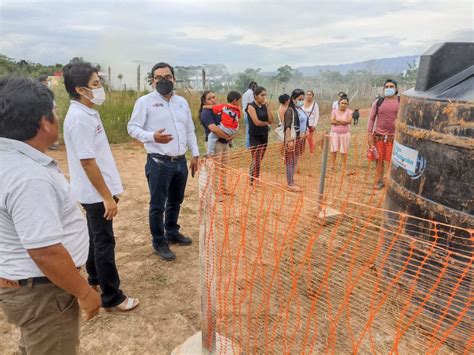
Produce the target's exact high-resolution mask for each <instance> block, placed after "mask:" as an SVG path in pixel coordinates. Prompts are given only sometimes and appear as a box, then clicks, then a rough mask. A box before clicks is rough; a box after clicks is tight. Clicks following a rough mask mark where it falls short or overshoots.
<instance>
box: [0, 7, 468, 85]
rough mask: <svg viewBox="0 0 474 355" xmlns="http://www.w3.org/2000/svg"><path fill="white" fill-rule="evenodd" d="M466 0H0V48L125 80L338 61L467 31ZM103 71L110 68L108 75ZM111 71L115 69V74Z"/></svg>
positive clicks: (397, 51) (460, 37) (414, 49)
mask: <svg viewBox="0 0 474 355" xmlns="http://www.w3.org/2000/svg"><path fill="white" fill-rule="evenodd" d="M472 4H473V2H472V1H471V0H457V1H452V0H431V1H429V2H428V1H426V0H396V1H391V2H390V1H381V0H377V1H375V0H373V1H369V0H353V1H340V0H330V1H328V0H322V1H321V0H305V1H302V0H288V1H275V0H252V1H249V0H220V1H208V0H173V1H159V0H155V1H139V0H137V1H119V0H116V1H109V0H95V1H89V0H74V1H71V0H61V1H22V0H0V53H2V54H5V55H7V56H9V57H12V58H14V59H16V60H19V59H27V60H31V61H34V62H40V63H43V64H54V63H66V62H68V61H69V59H71V58H72V57H75V56H78V57H84V58H85V59H87V60H90V61H93V62H97V63H100V64H102V65H103V66H107V65H110V66H111V67H112V70H113V72H114V73H118V72H122V73H123V74H124V76H125V82H128V83H134V82H135V80H136V79H135V75H136V74H135V70H136V69H135V68H136V66H137V64H142V67H144V69H146V71H148V70H149V69H150V67H151V66H152V65H153V64H154V63H155V62H157V61H168V62H170V63H172V64H175V65H198V64H203V63H222V64H225V65H226V66H227V68H228V69H229V71H230V72H237V71H240V70H244V69H245V68H249V67H251V68H262V70H264V71H272V70H275V69H276V68H278V67H279V66H281V65H284V64H289V65H291V66H293V67H298V66H303V65H315V64H342V63H349V62H355V61H362V60H368V59H374V58H387V57H398V56H403V55H414V54H420V53H422V52H423V51H424V50H426V49H427V48H429V47H430V46H431V45H432V44H434V43H437V42H441V41H473V40H474V39H473V11H474V10H473V5H472ZM114 73H113V76H114ZM115 76H116V74H115Z"/></svg>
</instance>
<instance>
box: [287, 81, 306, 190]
mask: <svg viewBox="0 0 474 355" xmlns="http://www.w3.org/2000/svg"><path fill="white" fill-rule="evenodd" d="M304 98H305V92H304V91H303V90H301V89H295V90H293V92H292V93H291V99H290V105H289V107H288V110H286V112H285V164H286V181H287V184H288V190H290V191H294V192H299V191H301V188H300V187H298V186H296V185H295V171H296V164H297V163H298V158H299V157H300V156H301V154H302V153H303V151H304V142H305V139H306V136H307V132H308V127H309V117H308V115H307V114H306V112H305V111H304V110H303V106H304Z"/></svg>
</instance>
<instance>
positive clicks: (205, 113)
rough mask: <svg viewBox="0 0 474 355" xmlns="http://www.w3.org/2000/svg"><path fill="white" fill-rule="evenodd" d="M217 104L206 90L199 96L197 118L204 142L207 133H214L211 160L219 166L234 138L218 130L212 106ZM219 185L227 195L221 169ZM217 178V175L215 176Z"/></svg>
mask: <svg viewBox="0 0 474 355" xmlns="http://www.w3.org/2000/svg"><path fill="white" fill-rule="evenodd" d="M216 103H217V98H216V94H215V93H214V92H213V91H210V90H206V91H204V92H203V93H202V95H201V105H200V107H199V118H200V119H201V124H202V125H203V127H204V131H205V132H206V142H207V139H208V136H209V133H211V132H212V133H214V134H215V135H216V136H217V137H219V138H218V139H217V142H216V146H215V148H214V155H213V159H214V160H215V161H216V162H218V163H219V164H221V165H225V164H227V163H228V160H229V152H230V146H229V145H230V144H229V143H230V142H231V141H232V139H233V138H234V136H230V135H228V134H227V133H225V132H224V131H223V130H221V129H220V128H219V124H220V123H221V117H220V116H219V115H216V114H214V112H213V111H212V106H214V105H215V104H216ZM217 174H218V177H219V184H218V188H219V189H220V190H221V192H222V193H223V194H229V192H228V190H227V187H226V179H225V171H223V169H219V170H218V173H217ZM216 176H217V175H216Z"/></svg>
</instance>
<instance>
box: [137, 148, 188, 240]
mask: <svg viewBox="0 0 474 355" xmlns="http://www.w3.org/2000/svg"><path fill="white" fill-rule="evenodd" d="M145 175H146V178H147V180H148V188H149V190H150V211H149V219H150V230H151V235H152V238H153V246H154V247H155V248H156V247H157V246H158V245H159V244H161V243H163V242H165V241H166V239H169V238H173V237H175V236H177V235H178V232H179V224H178V217H179V210H180V208H181V203H182V202H183V200H184V191H185V189H186V182H187V181H188V166H187V164H186V159H185V158H182V159H180V160H176V161H167V160H164V159H160V158H159V157H156V155H153V156H152V155H150V154H148V156H147V162H146V165H145Z"/></svg>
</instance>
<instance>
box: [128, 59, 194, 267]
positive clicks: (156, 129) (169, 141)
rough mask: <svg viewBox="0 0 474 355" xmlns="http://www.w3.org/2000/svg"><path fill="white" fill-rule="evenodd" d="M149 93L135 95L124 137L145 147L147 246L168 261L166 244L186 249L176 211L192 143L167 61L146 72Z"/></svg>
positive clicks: (188, 113)
mask: <svg viewBox="0 0 474 355" xmlns="http://www.w3.org/2000/svg"><path fill="white" fill-rule="evenodd" d="M151 73H152V75H153V87H154V88H155V91H153V92H152V93H150V94H148V95H145V96H142V97H140V98H139V99H138V100H137V102H136V103H135V107H134V109H133V113H132V117H131V119H130V122H129V123H128V133H129V134H130V135H131V136H132V137H133V138H136V139H138V140H139V141H141V142H143V143H144V144H145V149H146V151H147V153H148V157H147V163H146V166H145V173H146V177H147V179H148V187H149V189H150V211H149V221H150V229H151V234H152V237H153V248H154V249H155V251H156V253H157V254H158V255H159V256H160V257H161V258H162V259H164V260H168V261H170V260H174V259H175V258H176V256H175V254H174V253H173V252H172V251H171V250H170V248H169V246H168V243H174V244H179V245H190V244H191V243H192V240H191V239H190V238H188V237H185V236H184V235H182V234H181V233H180V232H179V228H180V226H179V224H178V217H179V210H180V207H181V203H182V202H183V199H184V191H185V189H186V182H187V179H188V167H187V165H186V157H185V153H186V151H187V149H188V148H189V149H190V150H191V153H192V157H193V158H192V160H191V165H190V168H191V175H192V176H193V177H194V173H195V172H196V171H197V168H198V157H199V148H198V145H197V139H196V134H195V132H194V123H193V119H192V116H191V109H190V108H189V105H188V103H187V101H186V100H185V99H184V98H183V97H181V96H178V95H175V94H174V93H173V86H174V83H175V81H176V80H175V76H174V69H173V67H172V66H170V65H169V64H167V63H158V64H155V66H154V67H153V68H152V70H151Z"/></svg>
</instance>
